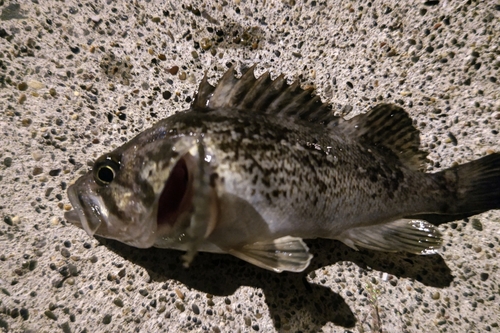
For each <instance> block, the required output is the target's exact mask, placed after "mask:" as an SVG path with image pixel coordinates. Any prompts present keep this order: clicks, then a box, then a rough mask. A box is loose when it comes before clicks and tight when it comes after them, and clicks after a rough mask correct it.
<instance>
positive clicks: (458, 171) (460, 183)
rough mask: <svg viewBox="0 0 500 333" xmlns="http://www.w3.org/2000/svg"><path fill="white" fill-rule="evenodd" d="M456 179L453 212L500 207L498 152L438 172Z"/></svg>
mask: <svg viewBox="0 0 500 333" xmlns="http://www.w3.org/2000/svg"><path fill="white" fill-rule="evenodd" d="M439 174H442V175H443V176H444V177H445V178H446V179H450V177H452V178H455V179H456V182H457V183H456V185H455V186H456V198H457V199H458V202H457V205H453V206H455V208H454V209H452V210H453V211H454V212H453V214H463V213H480V212H485V211H488V210H490V209H500V153H494V154H491V155H488V156H485V157H482V158H480V159H478V160H475V161H472V162H469V163H466V164H462V165H459V166H456V167H453V168H450V169H447V170H444V171H442V172H440V173H439Z"/></svg>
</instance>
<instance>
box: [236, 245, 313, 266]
mask: <svg viewBox="0 0 500 333" xmlns="http://www.w3.org/2000/svg"><path fill="white" fill-rule="evenodd" d="M228 252H229V253H230V254H232V255H233V256H235V257H237V258H240V259H242V260H245V261H247V262H249V263H251V264H253V265H255V266H258V267H261V268H265V269H268V270H271V271H274V272H277V273H281V272H282V271H290V272H302V271H303V270H304V269H306V268H307V266H309V262H310V261H311V259H312V257H313V256H312V255H311V254H310V253H309V248H308V247H307V245H306V244H305V243H304V242H303V241H302V239H301V238H298V237H291V236H285V237H281V238H278V239H274V240H270V241H262V242H256V243H252V244H247V245H244V246H242V247H241V248H238V249H230V250H228Z"/></svg>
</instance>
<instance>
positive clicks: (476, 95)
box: [0, 0, 500, 332]
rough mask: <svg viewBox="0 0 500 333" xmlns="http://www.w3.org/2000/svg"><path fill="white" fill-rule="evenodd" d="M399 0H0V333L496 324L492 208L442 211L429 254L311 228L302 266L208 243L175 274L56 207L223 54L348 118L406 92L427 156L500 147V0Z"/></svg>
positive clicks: (496, 227)
mask: <svg viewBox="0 0 500 333" xmlns="http://www.w3.org/2000/svg"><path fill="white" fill-rule="evenodd" d="M167 2H169V3H167ZM405 3H408V4H402V3H401V2H399V1H395V0H389V1H373V2H370V1H362V2H359V3H357V2H352V1H332V2H328V3H327V2H321V1H312V0H303V1H296V0H289V1H265V2H260V1H259V2H258V1H248V0H246V1H245V0H234V1H226V0H223V1H213V2H211V1H184V0H181V1H179V2H176V1H157V2H153V1H111V0H109V1H81V2H80V1H74V0H67V1H55V0H43V1H42V0H32V1H19V2H14V1H12V2H11V1H0V11H1V13H0V111H1V112H0V126H1V133H0V134H1V147H0V190H1V192H0V214H1V220H0V331H3V332H105V331H106V332H187V331H195V332H204V331H207V332H240V331H241V332H255V331H259V332H274V331H278V332H298V331H300V332H318V331H322V332H346V331H347V332H348V331H357V332H369V331H372V332H487V331H492V332H494V331H496V332H498V331H500V329H499V325H500V319H499V318H500V306H499V304H500V284H499V283H500V271H499V263H498V262H499V255H500V240H499V239H500V223H499V222H500V211H498V210H497V211H491V212H488V213H485V214H482V215H479V216H475V217H471V218H469V219H468V220H466V221H464V220H461V221H455V222H448V223H445V224H442V225H441V226H440V229H441V231H442V232H443V233H444V235H445V238H446V241H445V245H444V247H443V249H442V251H441V254H440V255H435V256H431V257H418V256H410V255H406V254H383V253H377V252H373V251H361V252H355V251H353V250H351V249H349V248H347V247H346V246H344V245H342V244H340V243H338V242H333V241H325V240H316V241H308V244H309V245H310V247H311V249H312V252H313V253H314V254H315V259H314V260H313V262H312V265H311V267H310V268H309V269H308V270H307V271H306V272H304V273H302V274H289V273H285V274H274V273H271V272H267V271H263V270H261V269H258V268H255V267H253V266H250V265H249V264H246V263H244V262H242V261H239V260H237V259H235V258H232V257H230V256H226V255H211V254H200V255H199V256H198V257H197V258H196V260H195V262H194V264H193V266H192V267H191V268H190V269H189V270H185V269H183V268H182V265H181V261H180V259H179V256H180V253H179V252H176V251H168V250H158V249H150V250H137V249H132V248H128V247H126V246H123V245H120V244H117V243H115V242H110V241H98V240H96V239H90V238H89V237H88V236H87V235H86V234H85V232H84V231H82V230H80V229H78V228H76V227H74V226H72V225H68V224H67V223H66V222H65V221H64V219H63V212H64V210H65V209H69V208H70V207H68V204H69V202H68V199H67V197H66V193H65V189H66V187H67V184H68V183H69V182H70V181H71V180H72V179H75V178H76V177H78V176H79V175H80V174H81V173H82V172H84V171H85V170H87V169H88V168H89V166H90V165H91V164H92V161H93V160H94V159H95V158H96V157H98V156H99V155H100V154H101V153H103V152H105V151H108V150H109V149H110V148H111V147H115V146H118V145H120V144H122V143H123V142H124V141H126V140H128V139H130V138H131V137H133V136H134V135H135V134H137V133H138V132H140V131H142V130H143V129H145V128H147V127H148V126H150V125H151V124H153V123H154V122H155V121H156V120H158V119H161V118H163V117H166V116H168V115H169V114H172V113H173V112H176V111H180V110H183V109H187V108H188V107H189V103H190V101H191V99H192V95H193V92H194V91H195V90H196V86H197V82H199V80H200V79H201V78H202V76H203V74H204V73H205V72H207V74H208V76H209V77H210V79H211V81H212V82H213V81H214V80H215V79H216V78H218V77H220V76H221V74H222V73H223V72H224V71H225V70H226V69H227V68H228V66H230V64H237V67H238V66H242V65H243V66H249V65H251V64H253V63H258V64H259V66H258V68H257V72H258V73H262V72H263V71H265V70H271V72H272V73H274V74H276V75H277V74H278V73H281V72H283V73H285V74H286V75H287V77H289V78H290V79H297V78H298V79H300V80H301V82H302V84H303V85H304V86H306V85H314V86H316V87H317V88H318V93H319V94H320V95H321V96H322V97H323V99H324V100H326V101H330V102H331V103H333V106H334V110H336V112H338V113H339V114H346V116H347V117H351V116H352V115H354V114H357V113H359V112H363V111H364V110H366V109H367V108H369V107H370V106H371V105H374V104H375V103H378V102H391V103H398V104H401V105H403V106H404V107H405V108H406V109H407V110H408V111H409V112H410V114H411V116H412V117H413V118H414V119H415V124H416V126H417V127H418V128H419V129H420V130H421V131H422V141H423V146H424V149H425V150H427V151H429V152H430V156H429V157H430V158H431V159H432V160H433V161H434V163H433V165H432V166H431V167H429V171H435V170H439V169H441V168H444V167H449V166H451V165H453V164H454V163H463V162H466V161H469V160H472V159H476V158H478V157H480V156H483V155H485V154H487V153H488V152H493V151H500V145H499V134H498V132H499V130H500V102H499V101H500V96H499V94H500V89H499V84H500V82H499V79H500V78H499V70H500V69H499V68H500V53H499V44H498V41H499V38H500V24H498V22H499V16H500V7H499V5H498V3H497V2H495V1H445V0H438V1H415V2H405ZM409 3H413V4H411V5H410V4H409ZM304 223H307V221H304ZM103 245H104V246H103Z"/></svg>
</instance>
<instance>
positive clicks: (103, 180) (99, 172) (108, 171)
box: [94, 157, 120, 186]
mask: <svg viewBox="0 0 500 333" xmlns="http://www.w3.org/2000/svg"><path fill="white" fill-rule="evenodd" d="M119 169H120V164H119V163H117V162H115V161H113V160H112V159H111V158H110V157H108V158H106V159H105V160H103V161H98V162H96V164H95V167H94V170H95V171H94V179H95V181H96V182H97V183H98V184H99V185H101V186H104V185H108V184H110V183H111V182H112V181H113V179H115V177H116V173H117V172H118V170H119Z"/></svg>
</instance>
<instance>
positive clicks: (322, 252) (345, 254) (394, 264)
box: [307, 239, 453, 288]
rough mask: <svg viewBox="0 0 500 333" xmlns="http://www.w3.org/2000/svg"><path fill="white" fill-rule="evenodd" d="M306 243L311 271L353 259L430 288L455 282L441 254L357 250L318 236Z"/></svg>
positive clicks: (366, 265)
mask: <svg viewBox="0 0 500 333" xmlns="http://www.w3.org/2000/svg"><path fill="white" fill-rule="evenodd" d="M307 243H308V245H309V246H310V249H311V252H312V253H314V260H313V261H312V263H311V266H310V267H309V268H308V271H309V270H314V269H317V268H320V267H323V266H328V265H332V264H334V263H336V262H341V261H350V262H353V263H355V264H356V265H357V266H359V267H360V268H362V269H365V270H376V271H380V272H385V273H388V274H391V275H394V276H396V277H398V278H409V279H414V280H417V281H419V282H421V283H423V284H425V285H426V286H430V287H436V288H444V287H448V286H449V285H450V284H451V282H452V281H453V276H452V275H451V270H450V268H449V267H448V266H447V265H446V262H445V261H444V260H443V258H442V257H441V256H440V255H438V254H436V255H428V256H419V255H415V254H410V253H387V252H379V251H371V250H365V249H361V250H360V251H354V250H353V249H351V248H350V247H348V246H347V245H344V244H343V243H341V242H336V241H331V240H327V239H317V240H313V241H308V242H307Z"/></svg>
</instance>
